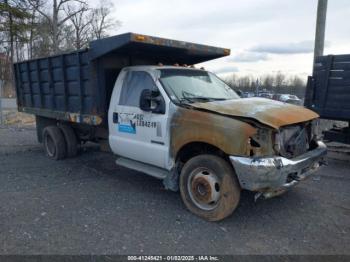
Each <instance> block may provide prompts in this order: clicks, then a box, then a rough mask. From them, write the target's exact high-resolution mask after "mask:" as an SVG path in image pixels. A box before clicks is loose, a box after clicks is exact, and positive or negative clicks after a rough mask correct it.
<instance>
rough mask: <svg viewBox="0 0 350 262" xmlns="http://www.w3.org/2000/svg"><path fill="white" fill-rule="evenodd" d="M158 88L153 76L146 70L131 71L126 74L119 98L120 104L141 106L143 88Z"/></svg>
mask: <svg viewBox="0 0 350 262" xmlns="http://www.w3.org/2000/svg"><path fill="white" fill-rule="evenodd" d="M145 89H149V90H158V88H157V86H156V84H155V83H154V81H153V79H152V77H151V76H150V75H149V74H148V73H147V72H144V71H130V72H128V73H127V74H126V76H125V78H124V82H123V86H122V91H121V94H120V98H119V105H122V106H133V107H139V101H140V96H141V93H142V91H143V90H145Z"/></svg>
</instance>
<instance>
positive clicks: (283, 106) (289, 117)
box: [192, 97, 318, 129]
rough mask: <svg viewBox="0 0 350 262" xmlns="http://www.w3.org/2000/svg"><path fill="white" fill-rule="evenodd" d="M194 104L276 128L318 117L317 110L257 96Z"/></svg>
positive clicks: (197, 106)
mask: <svg viewBox="0 0 350 262" xmlns="http://www.w3.org/2000/svg"><path fill="white" fill-rule="evenodd" d="M192 106H193V107H194V108H197V109H202V110H208V111H211V112H213V113H218V114H222V115H226V116H233V117H243V118H250V119H254V120H256V121H258V122H260V123H262V124H265V125H268V126H271V127H273V128H276V129H277V128H279V127H281V126H286V125H291V124H295V123H300V122H305V121H308V120H312V119H315V118H317V117H318V115H317V114H316V113H315V112H313V111H311V110H309V109H306V108H304V107H301V106H296V105H292V104H287V103H283V102H278V101H274V100H271V99H265V98H255V97H254V98H242V99H233V100H225V101H214V102H206V103H194V104H192Z"/></svg>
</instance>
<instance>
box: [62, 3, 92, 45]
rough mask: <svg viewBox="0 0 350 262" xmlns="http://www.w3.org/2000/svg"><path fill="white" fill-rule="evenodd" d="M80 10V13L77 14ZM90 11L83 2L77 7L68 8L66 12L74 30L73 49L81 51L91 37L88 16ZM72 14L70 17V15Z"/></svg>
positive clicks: (89, 18)
mask: <svg viewBox="0 0 350 262" xmlns="http://www.w3.org/2000/svg"><path fill="white" fill-rule="evenodd" d="M77 10H80V12H77ZM89 11H90V9H89V8H88V6H87V4H86V3H84V2H81V3H79V5H78V6H68V7H67V10H66V15H67V17H70V18H69V20H70V21H71V23H72V25H73V30H74V47H75V48H76V49H81V48H83V47H85V46H86V45H87V44H88V42H89V40H90V37H91V16H89V15H88V12H89ZM71 14H72V15H71Z"/></svg>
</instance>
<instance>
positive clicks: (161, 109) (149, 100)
mask: <svg viewBox="0 0 350 262" xmlns="http://www.w3.org/2000/svg"><path fill="white" fill-rule="evenodd" d="M140 109H141V110H143V111H146V112H153V113H157V114H164V113H165V103H164V100H163V97H162V96H161V95H160V92H159V91H152V90H150V89H145V90H142V92H141V96H140Z"/></svg>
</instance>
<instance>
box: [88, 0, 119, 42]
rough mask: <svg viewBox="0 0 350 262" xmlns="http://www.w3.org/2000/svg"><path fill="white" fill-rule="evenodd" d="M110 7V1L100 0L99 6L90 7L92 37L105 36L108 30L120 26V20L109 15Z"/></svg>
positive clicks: (111, 4) (99, 37)
mask: <svg viewBox="0 0 350 262" xmlns="http://www.w3.org/2000/svg"><path fill="white" fill-rule="evenodd" d="M112 8H113V3H112V2H109V1H102V0H100V3H99V6H98V7H97V8H93V9H92V12H91V17H90V20H91V30H92V38H93V39H101V38H103V37H106V36H107V31H108V30H110V29H111V28H113V27H114V28H116V29H117V28H119V27H120V26H121V22H120V21H118V20H115V19H113V18H111V17H110V12H111V10H112Z"/></svg>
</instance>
